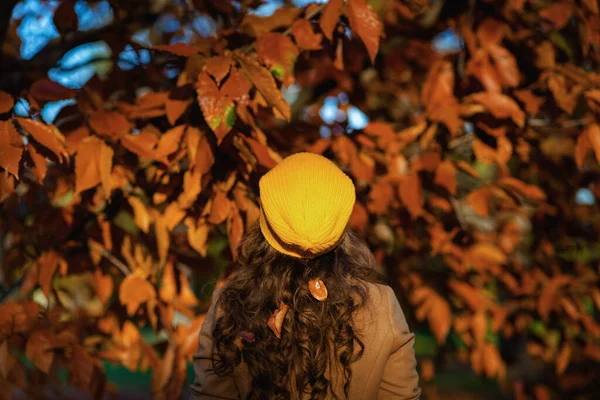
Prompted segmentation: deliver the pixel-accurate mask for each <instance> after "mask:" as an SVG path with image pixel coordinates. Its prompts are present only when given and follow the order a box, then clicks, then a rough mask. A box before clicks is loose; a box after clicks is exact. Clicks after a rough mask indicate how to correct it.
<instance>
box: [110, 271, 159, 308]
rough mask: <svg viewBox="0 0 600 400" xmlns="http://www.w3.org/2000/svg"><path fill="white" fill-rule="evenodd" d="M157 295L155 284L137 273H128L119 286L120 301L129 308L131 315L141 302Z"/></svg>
mask: <svg viewBox="0 0 600 400" xmlns="http://www.w3.org/2000/svg"><path fill="white" fill-rule="evenodd" d="M155 297H156V290H155V289H154V286H152V285H151V284H150V283H149V282H148V281H147V280H145V279H144V278H142V277H141V276H139V275H136V274H130V275H127V276H126V277H125V279H123V282H122V283H121V286H120V287H119V301H120V302H121V304H123V305H124V306H125V307H126V308H127V314H129V315H130V316H131V315H133V314H134V313H135V312H136V311H137V309H138V308H139V306H140V305H141V304H143V303H145V302H147V301H148V300H150V299H153V298H155Z"/></svg>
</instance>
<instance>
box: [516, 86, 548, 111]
mask: <svg viewBox="0 0 600 400" xmlns="http://www.w3.org/2000/svg"><path fill="white" fill-rule="evenodd" d="M514 94H515V97H516V98H517V99H519V100H520V101H521V102H522V103H523V104H524V105H525V111H527V113H528V114H531V115H532V116H533V115H536V114H537V113H538V111H539V110H540V107H541V106H542V104H544V102H545V101H546V100H545V99H544V98H543V97H539V96H536V95H534V94H533V93H532V92H531V90H527V89H521V90H515V91H514Z"/></svg>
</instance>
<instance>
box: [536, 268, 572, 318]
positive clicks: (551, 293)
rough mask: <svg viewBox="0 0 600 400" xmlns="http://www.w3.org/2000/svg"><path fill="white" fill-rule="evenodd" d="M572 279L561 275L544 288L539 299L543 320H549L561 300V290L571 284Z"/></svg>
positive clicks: (538, 307) (538, 305)
mask: <svg viewBox="0 0 600 400" xmlns="http://www.w3.org/2000/svg"><path fill="white" fill-rule="evenodd" d="M570 281H571V277H569V276H565V275H561V276H556V277H554V278H552V279H550V281H549V282H546V283H545V284H544V285H543V286H542V291H541V293H540V297H539V298H538V304H537V309H538V312H539V314H540V316H541V317H542V319H543V320H547V319H548V316H549V315H550V311H552V310H553V309H554V307H555V306H556V303H557V302H558V300H559V299H560V294H559V290H560V288H562V287H563V286H565V285H567V284H568V283H570Z"/></svg>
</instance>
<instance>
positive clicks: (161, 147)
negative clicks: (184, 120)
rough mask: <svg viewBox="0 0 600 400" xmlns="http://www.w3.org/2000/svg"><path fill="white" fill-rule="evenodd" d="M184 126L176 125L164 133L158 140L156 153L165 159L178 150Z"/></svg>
mask: <svg viewBox="0 0 600 400" xmlns="http://www.w3.org/2000/svg"><path fill="white" fill-rule="evenodd" d="M185 128H186V127H185V125H178V126H176V127H174V128H171V129H169V130H168V131H166V132H165V133H164V134H162V136H161V137H160V139H159V140H158V145H157V146H156V152H157V153H159V154H161V155H163V156H165V157H167V156H169V155H171V154H173V153H174V152H176V151H177V149H179V146H180V145H181V137H182V136H183V133H184V132H185Z"/></svg>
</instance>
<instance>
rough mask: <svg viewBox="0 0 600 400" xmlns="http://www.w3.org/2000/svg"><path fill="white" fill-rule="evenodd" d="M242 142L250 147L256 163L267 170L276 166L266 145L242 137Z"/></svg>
mask: <svg viewBox="0 0 600 400" xmlns="http://www.w3.org/2000/svg"><path fill="white" fill-rule="evenodd" d="M244 140H245V141H246V142H247V143H248V144H249V145H250V148H251V149H252V152H253V153H254V155H255V156H256V159H257V160H258V163H259V164H260V165H262V166H264V167H266V168H268V169H271V168H273V167H274V166H275V165H277V162H276V161H275V160H273V159H272V158H271V155H270V154H269V148H268V147H267V146H266V145H263V144H261V143H259V142H258V141H256V140H254V139H252V138H249V137H244Z"/></svg>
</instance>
